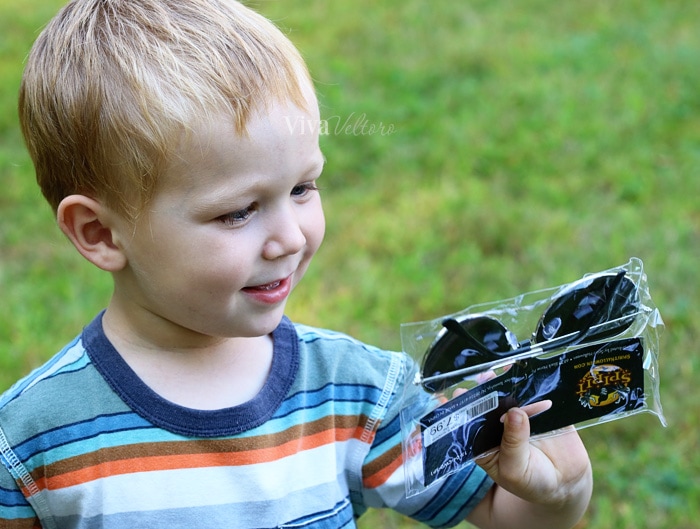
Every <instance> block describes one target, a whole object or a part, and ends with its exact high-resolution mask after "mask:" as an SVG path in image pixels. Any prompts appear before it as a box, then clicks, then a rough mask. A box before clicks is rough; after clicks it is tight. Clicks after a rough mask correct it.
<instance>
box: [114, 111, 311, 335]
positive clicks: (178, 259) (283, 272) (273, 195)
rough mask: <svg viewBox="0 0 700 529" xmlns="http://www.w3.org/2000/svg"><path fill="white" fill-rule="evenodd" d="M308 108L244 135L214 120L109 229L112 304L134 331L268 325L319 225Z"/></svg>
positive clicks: (238, 330) (238, 329)
mask: <svg viewBox="0 0 700 529" xmlns="http://www.w3.org/2000/svg"><path fill="white" fill-rule="evenodd" d="M309 107H310V108H311V112H304V111H302V110H300V109H299V108H297V107H295V106H292V105H286V104H278V105H275V106H272V107H271V108H270V110H269V111H267V112H266V113H264V114H262V115H260V114H258V115H255V116H253V117H252V118H251V120H250V121H249V123H248V127H247V129H248V134H247V135H246V136H239V135H237V134H236V133H235V131H234V129H233V126H232V125H231V124H229V123H228V122H227V121H225V120H220V121H214V122H213V123H209V124H207V125H206V126H204V127H199V128H196V129H194V131H193V132H192V133H191V134H190V135H189V137H188V138H187V140H186V141H184V142H183V145H182V147H181V148H180V149H179V150H178V152H177V160H174V161H173V163H172V164H171V167H170V168H169V170H168V171H167V173H166V174H165V175H164V178H163V180H162V183H159V187H158V189H157V191H156V194H155V197H154V199H153V201H152V202H151V203H150V205H149V208H148V211H146V212H145V213H144V214H143V216H142V217H141V218H140V219H139V220H138V222H137V224H136V226H135V227H133V226H127V225H126V224H124V225H123V226H121V228H120V231H119V232H118V233H119V234H120V243H121V247H122V251H123V252H124V255H125V256H126V258H127V261H128V264H127V265H126V267H125V268H124V269H123V270H120V271H119V272H116V273H115V302H116V303H114V306H116V307H119V310H120V311H121V313H122V314H121V317H122V318H128V321H129V325H130V326H131V327H134V330H135V331H136V332H145V333H147V334H151V335H153V336H150V337H149V339H153V340H158V339H159V338H158V337H159V336H160V337H161V338H162V337H163V336H178V335H180V336H181V337H182V334H183V331H184V333H185V334H190V335H192V334H194V335H199V336H200V337H202V336H206V337H232V336H242V337H251V336H262V335H265V334H268V333H270V332H271V331H272V330H274V329H275V327H276V326H277V325H278V324H279V321H280V319H281V317H282V315H283V311H284V307H285V304H286V301H287V297H288V295H289V293H290V292H291V290H292V289H293V288H294V287H295V286H296V284H297V283H298V282H299V281H300V280H301V278H302V276H303V275H304V273H305V271H306V269H307V267H308V266H309V263H310V261H311V258H312V257H313V255H314V254H315V253H316V251H317V250H318V248H319V246H320V244H321V241H322V239H323V235H324V229H325V224H324V217H323V210H322V207H321V199H320V197H319V193H318V190H317V189H316V187H315V182H316V180H317V178H318V177H319V176H320V174H321V170H322V168H323V163H324V159H323V156H322V154H321V150H320V148H319V145H318V120H319V116H318V106H317V104H316V101H315V99H313V100H311V101H310V102H309ZM302 124H303V125H304V126H301V125H302ZM310 125H312V126H310ZM110 309H111V307H110ZM173 331H175V332H173Z"/></svg>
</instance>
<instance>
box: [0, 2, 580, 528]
mask: <svg viewBox="0 0 700 529" xmlns="http://www.w3.org/2000/svg"><path fill="white" fill-rule="evenodd" d="M20 117H21V123H22V130H23V133H24V135H25V139H26V142H27V145H28V148H29V151H30V154H31V155H32V158H33V161H34V164H35V167H36V171H37V178H38V181H39V183H40V186H41V188H42V191H43V193H44V195H45V197H46V198H47V200H48V201H49V203H50V204H51V206H52V207H53V208H54V210H55V211H56V215H57V219H58V224H59V227H60V228H61V230H62V231H63V232H64V233H65V234H66V236H67V237H68V238H69V239H70V241H71V242H72V244H73V245H74V246H75V248H76V249H77V250H78V251H79V252H80V253H81V254H82V255H83V256H84V257H85V258H86V259H88V260H89V261H90V262H91V263H93V264H94V265H96V266H98V267H99V268H101V269H103V270H105V271H107V272H109V273H110V274H111V275H112V277H113V280H114V293H113V296H112V299H111V300H110V302H109V304H108V306H107V309H106V310H105V311H104V312H103V313H102V314H100V315H98V316H97V317H96V318H95V319H94V320H93V321H92V322H91V323H90V324H89V325H88V326H87V327H86V328H85V329H84V331H83V332H82V333H81V335H80V336H78V337H77V338H76V339H75V341H73V342H72V343H70V344H69V345H68V346H66V347H65V348H64V349H63V351H61V352H60V353H59V354H58V355H57V356H56V357H54V358H53V359H52V360H50V361H49V362H48V363H47V364H46V365H44V366H43V367H41V368H39V369H38V370H36V371H35V372H34V373H32V374H31V375H30V376H29V377H27V378H25V379H23V380H21V381H20V382H18V383H17V384H16V385H15V386H14V387H13V388H12V389H10V390H9V391H8V392H7V393H5V394H4V395H3V396H2V399H1V400H0V462H1V463H2V464H0V520H1V521H2V527H3V528H23V527H44V528H64V527H76V528H88V527H90V528H92V527H118V528H137V527H150V528H155V527H168V528H172V527H176V528H177V527H182V528H192V527H197V528H206V527H217V528H218V527H236V528H239V527H240V528H253V527H311V528H332V527H354V524H355V522H354V520H355V518H356V517H358V516H359V515H360V514H362V512H363V511H364V510H366V509H367V508H368V507H390V508H393V509H396V510H398V511H399V512H402V513H404V514H407V515H409V516H411V517H413V518H415V519H417V520H420V521H423V522H425V523H427V524H429V525H431V526H435V527H439V526H445V527H447V526H452V525H455V524H457V523H459V522H460V521H461V520H462V519H464V518H465V517H466V519H468V520H469V521H471V522H472V523H474V524H476V525H477V526H479V527H494V528H495V527H498V528H508V527H517V528H527V527H538V528H546V527H552V528H554V527H556V528H561V527H571V526H573V525H574V524H575V523H576V522H577V521H578V519H579V518H580V517H581V515H582V513H583V511H584V510H585V508H586V506H587V504H588V501H589V498H590V494H591V487H592V480H591V470H590V463H589V460H588V457H587V455H586V452H585V449H584V448H583V445H582V443H581V441H580V439H579V437H578V435H577V434H576V433H575V432H574V431H571V432H569V433H567V434H566V435H562V436H559V437H556V438H553V439H549V440H545V441H540V442H538V443H532V444H530V443H529V440H528V437H529V425H528V421H527V415H526V413H525V412H524V411H523V410H517V409H514V410H511V411H509V412H508V414H506V416H505V419H504V420H505V434H504V437H503V443H502V446H501V450H500V452H499V453H497V454H496V455H493V456H491V457H489V458H484V459H483V460H481V461H480V462H479V464H480V465H481V467H483V469H482V468H481V467H479V466H476V465H472V466H470V467H469V468H467V469H466V470H464V471H462V472H460V473H457V474H455V475H453V476H451V477H450V478H448V479H447V480H446V481H444V482H443V483H441V484H440V485H439V486H436V487H433V488H432V489H428V491H426V493H424V494H421V495H418V496H415V497H411V498H408V499H407V498H406V497H405V495H404V484H403V467H402V459H401V444H400V431H399V419H398V416H399V411H400V409H399V408H400V404H401V396H402V395H403V392H404V388H403V387H402V384H403V381H404V380H405V378H406V376H405V373H406V370H408V369H411V365H410V360H409V359H408V358H407V357H406V356H405V355H403V354H398V353H390V352H385V351H380V350H377V349H375V348H373V347H369V346H366V345H363V344H361V343H359V342H357V341H355V340H353V339H351V338H349V337H347V336H344V335H341V334H337V333H332V332H329V331H324V330H319V329H314V328H310V327H306V326H303V325H298V324H293V323H291V322H290V321H289V320H288V319H286V318H285V317H284V314H283V313H284V307H285V302H286V300H287V297H288V296H289V294H290V292H291V291H292V289H293V288H294V287H295V286H296V284H297V283H298V282H299V281H300V280H301V278H302V276H303V275H304V272H305V271H306V269H307V267H308V265H309V263H310V261H311V259H312V257H313V255H314V254H315V252H316V250H317V249H318V247H319V245H320V244H321V240H322V238H323V234H324V217H323V211H322V208H321V201H320V197H319V193H318V189H317V188H316V181H317V180H318V178H319V176H320V174H321V171H322V166H323V156H322V154H321V152H320V150H319V146H318V137H317V135H312V134H308V133H307V134H303V133H302V132H303V131H295V130H290V128H289V126H288V124H289V123H290V122H292V123H294V122H296V120H297V119H302V120H316V121H317V120H318V119H319V114H318V105H317V102H316V99H315V95H314V91H313V87H312V83H311V81H310V77H309V75H308V73H307V71H306V67H305V65H304V62H303V60H302V59H301V58H300V56H299V54H298V52H297V51H296V49H295V48H294V47H293V46H292V45H291V43H289V41H288V40H287V39H286V38H285V37H284V36H283V35H282V34H281V33H280V32H279V31H278V30H277V29H276V28H275V27H274V26H273V25H272V24H271V23H270V22H269V21H267V20H266V19H264V18H263V17H261V16H259V15H257V14H255V13H254V12H252V11H250V10H249V9H247V8H245V7H243V6H241V5H240V4H238V3H236V2H234V1H233V0H191V1H187V2H179V1H170V0H75V1H74V2H72V3H70V4H69V5H68V6H66V7H65V8H64V9H63V10H62V11H61V12H60V13H59V14H58V15H57V16H56V18H54V20H53V21H52V22H51V23H50V24H49V25H48V26H47V28H46V29H45V30H44V32H43V33H42V34H41V35H40V37H39V38H38V40H37V42H36V43H35V45H34V47H33V49H32V52H31V54H30V57H29V59H28V62H27V66H26V70H25V75H24V78H23V82H22V87H21V91H20ZM416 391H418V390H416ZM484 469H485V471H484Z"/></svg>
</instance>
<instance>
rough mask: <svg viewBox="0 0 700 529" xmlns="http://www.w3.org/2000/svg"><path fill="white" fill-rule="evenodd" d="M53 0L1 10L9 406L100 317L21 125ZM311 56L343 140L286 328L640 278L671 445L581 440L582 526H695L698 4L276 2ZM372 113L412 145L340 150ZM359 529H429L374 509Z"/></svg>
mask: <svg viewBox="0 0 700 529" xmlns="http://www.w3.org/2000/svg"><path fill="white" fill-rule="evenodd" d="M60 3H61V2H58V1H56V0H41V1H40V0H25V1H23V2H22V3H21V5H19V6H18V4H17V3H16V2H9V1H7V0H0V81H1V82H0V181H1V182H2V189H3V192H2V194H1V195H0V211H2V213H3V222H2V223H0V292H1V293H2V304H0V390H2V389H4V388H6V387H8V386H9V385H10V384H11V383H12V382H13V381H14V380H16V379H17V378H18V377H20V376H21V375H23V374H24V373H26V372H27V371H28V370H29V369H31V368H32V367H33V366H36V365H37V364H38V363H40V362H41V361H42V360H44V359H46V358H47V357H49V356H50V355H51V354H53V353H54V352H55V351H56V350H57V349H59V348H60V347H61V346H62V345H63V344H64V343H65V342H66V341H68V340H69V339H71V338H72V337H73V336H74V335H75V334H76V333H77V332H79V330H80V328H81V326H82V325H84V324H85V323H86V322H87V321H89V319H90V318H91V317H92V316H93V315H94V314H95V313H96V312H97V311H98V310H99V309H100V308H101V307H102V306H104V304H105V303H106V302H107V299H108V296H109V292H110V282H109V279H108V278H107V277H104V276H103V275H102V274H100V273H99V272H97V271H95V270H93V269H92V268H91V267H90V266H89V265H88V264H86V263H85V262H83V261H82V260H81V258H79V256H78V255H77V254H76V253H75V252H74V251H73V250H72V249H71V248H70V247H69V245H68V243H67V242H66V241H64V240H63V237H62V236H61V235H60V234H59V232H58V230H57V229H56V227H55V224H54V223H53V221H52V219H51V215H50V212H49V208H48V207H47V206H46V205H44V204H43V202H42V200H41V197H40V195H39V193H38V191H37V190H36V186H35V184H34V182H33V172H32V168H31V164H30V162H29V160H28V157H27V155H26V154H25V152H24V150H23V147H22V146H21V140H20V137H19V132H18V127H17V123H16V117H15V115H16V111H15V106H16V92H17V85H18V82H19V77H20V74H21V68H22V61H23V58H24V56H25V55H26V52H27V50H28V49H29V46H30V43H31V41H32V40H33V38H34V37H35V35H36V32H37V30H38V28H40V26H41V25H42V24H43V23H44V22H45V21H46V20H47V19H48V17H49V16H50V15H51V14H52V13H53V11H54V10H55V8H56V7H57V6H58V5H59V4H60ZM256 5H257V6H258V7H259V9H260V10H262V11H263V12H264V13H265V14H267V15H269V16H270V17H271V18H273V19H274V20H276V21H277V22H278V23H279V24H280V25H281V26H283V27H284V28H286V30H287V31H288V33H289V35H290V37H291V38H292V40H293V41H294V42H295V43H296V44H297V45H298V46H299V47H300V49H301V50H302V52H303V54H304V55H305V57H306V58H307V60H308V63H309V65H310V68H311V71H312V73H313V75H314V78H315V79H316V81H317V86H318V91H319V95H320V99H321V103H322V113H323V116H324V117H326V118H328V119H330V120H331V127H330V129H331V130H330V132H331V134H329V135H328V136H326V137H324V138H323V140H322V141H323V148H324V151H325V154H326V157H327V158H328V166H327V170H326V173H325V175H324V177H323V179H322V180H323V182H322V187H323V194H324V200H325V206H326V213H327V219H328V230H327V238H326V242H325V245H324V247H323V248H322V249H321V251H320V253H319V255H318V257H317V259H316V261H315V263H314V264H313V265H312V268H311V270H310V271H309V273H308V276H307V278H306V279H305V281H304V284H303V285H302V286H301V288H300V289H299V290H298V291H297V292H296V293H295V295H294V297H293V299H292V301H291V303H290V307H289V314H290V315H291V316H292V317H293V318H295V319H297V320H302V321H305V322H308V323H312V324H317V325H322V326H327V327H332V328H337V329H339V330H343V331H346V332H349V333H351V334H354V335H355V336H357V337H358V338H361V339H364V340H366V341H369V342H371V343H376V344H378V345H381V346H383V347H386V348H399V347H400V341H399V324H400V323H401V322H405V321H415V320H421V319H425V318H433V317H437V316H439V315H441V314H445V313H449V312H452V311H456V310H459V309H461V308H463V307H466V306H468V305H471V304H474V303H480V302H486V301H493V300H496V299H501V298H507V297H511V296H513V295H516V294H518V293H520V292H523V291H529V290H534V289H537V288H543V287H548V286H554V285H557V284H560V283H564V282H567V281H571V280H574V279H576V278H578V277H580V276H581V275H582V274H584V273H585V272H593V271H597V270H602V269H606V268H610V267H612V266H615V265H618V264H622V263H624V262H626V261H627V260H628V258H629V257H630V256H633V255H634V256H638V257H640V258H642V259H643V260H644V262H645V264H646V270H647V272H648V274H649V283H650V286H651V289H652V294H653V296H654V299H655V301H656V304H657V305H658V306H659V308H660V310H661V312H662V315H663V317H664V320H665V322H666V326H667V329H666V332H665V334H664V339H663V341H662V356H661V359H660V360H661V382H662V383H661V394H662V402H663V405H664V410H665V413H666V417H667V419H668V422H669V427H668V428H666V429H664V428H662V427H661V425H660V424H659V422H658V421H657V420H656V419H655V418H654V417H652V416H651V415H640V416H635V417H631V418H628V419H625V420H623V421H617V422H613V423H608V424H605V425H601V426H597V427H595V428H590V429H587V430H585V431H583V432H582V435H583V437H584V440H585V441H586V444H587V446H588V448H589V451H590V454H591V458H592V461H593V467H594V473H595V480H596V486H595V492H594V497H593V501H592V504H591V507H590V509H589V512H588V513H587V515H586V517H585V519H584V521H583V522H582V524H581V525H580V527H581V528H584V527H585V528H595V529H627V528H655V529H688V528H691V527H697V520H698V519H700V455H699V454H700V452H699V451H698V447H700V442H698V441H699V435H698V431H700V420H699V415H700V414H699V413H698V405H697V402H698V399H699V397H700V391H699V390H698V389H697V383H696V381H697V379H698V376H700V355H698V353H697V340H698V338H700V336H699V334H700V333H699V332H698V329H699V327H698V324H697V322H698V321H700V310H699V308H698V304H697V303H696V300H698V299H700V281H699V280H698V268H699V267H698V259H699V258H700V199H699V197H700V176H699V174H698V173H699V172H700V90H698V87H699V86H700V68H698V63H697V59H698V56H700V31H698V28H697V20H698V19H700V4H698V3H697V2H693V1H690V0H686V1H683V0H679V1H675V2H658V1H656V0H645V1H642V0H636V1H635V0H620V1H617V2H607V1H602V0H601V1H596V0H590V1H585V2H556V3H555V2H545V1H535V0H531V1H523V2H517V3H514V2H505V1H491V2H486V1H472V2H468V3H467V2H425V1H423V0H400V1H399V0H391V1H390V0H386V1H384V2H373V1H369V0H354V1H352V2H351V1H349V0H347V1H340V0H338V1H334V2H325V1H324V2H322V1H320V0H315V1H311V0H306V1H301V0H287V1H285V2H280V1H259V2H257V3H256ZM362 114H364V115H365V116H366V120H367V122H368V123H374V124H378V123H380V122H381V123H383V124H385V125H388V124H391V125H393V127H394V128H395V132H394V133H393V134H391V135H384V136H382V135H380V134H367V135H361V134H356V135H355V134H345V133H341V134H335V131H334V130H333V123H334V121H333V119H336V120H340V121H341V122H342V121H345V120H346V119H348V118H350V119H351V120H353V122H354V118H355V117H357V116H360V115H362ZM360 526H361V527H363V528H366V529H369V528H375V527H382V528H390V527H395V528H408V527H415V524H413V523H412V522H410V521H408V520H406V519H404V518H401V517H398V516H395V515H393V514H391V513H386V512H381V511H376V512H370V513H369V514H367V515H366V516H365V517H363V518H362V519H361V520H360Z"/></svg>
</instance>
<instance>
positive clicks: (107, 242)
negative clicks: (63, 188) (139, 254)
mask: <svg viewBox="0 0 700 529" xmlns="http://www.w3.org/2000/svg"><path fill="white" fill-rule="evenodd" d="M56 217H57V220H58V227H59V228H61V231H62V232H63V233H65V235H66V236H67V237H68V238H69V239H70V241H71V242H72V243H73V246H75V248H76V249H77V250H78V252H80V254H81V255H82V256H83V257H85V259H87V260H88V261H90V262H91V263H92V264H94V265H95V266H97V267H98V268H101V269H102V270H105V271H107V272H117V271H119V270H121V269H122V268H124V267H125V266H126V263H127V259H126V256H125V255H124V253H123V252H122V250H121V248H120V247H119V245H118V244H117V243H116V241H117V238H116V237H115V232H114V230H115V226H114V222H115V213H113V212H111V211H110V210H109V209H108V208H106V207H105V206H103V205H102V204H101V203H100V202H98V201H97V200H94V199H92V198H90V197H86V196H84V195H70V196H68V197H66V198H64V199H63V200H62V201H61V203H60V204H59V206H58V210H57V212H56Z"/></svg>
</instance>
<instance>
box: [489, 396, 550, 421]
mask: <svg viewBox="0 0 700 529" xmlns="http://www.w3.org/2000/svg"><path fill="white" fill-rule="evenodd" d="M551 407H552V401H551V400H540V401H538V402H533V403H532V404H528V405H527V406H521V407H520V409H521V410H523V411H524V412H525V413H527V416H528V417H533V416H534V415H537V414H538V413H542V412H545V411H547V410H548V409H549V408H551ZM505 419H506V414H505V413H504V414H503V415H501V422H503V421H505Z"/></svg>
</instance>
